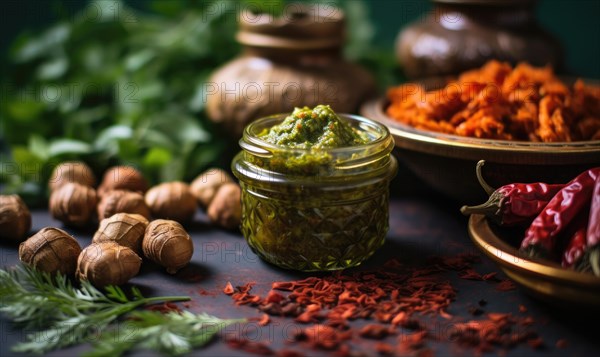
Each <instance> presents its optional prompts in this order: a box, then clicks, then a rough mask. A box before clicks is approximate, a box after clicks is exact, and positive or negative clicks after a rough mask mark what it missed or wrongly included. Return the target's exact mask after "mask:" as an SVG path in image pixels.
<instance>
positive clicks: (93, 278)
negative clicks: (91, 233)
mask: <svg viewBox="0 0 600 357" xmlns="http://www.w3.org/2000/svg"><path fill="white" fill-rule="evenodd" d="M141 266H142V258H140V257H139V256H138V255H137V254H135V252H134V251H133V250H131V249H129V248H127V247H124V246H122V245H119V244H117V243H114V242H102V243H93V244H91V245H89V246H88V247H86V248H85V249H84V250H83V251H82V252H81V254H79V259H77V277H78V278H79V280H87V281H89V282H90V283H92V284H93V285H94V286H96V287H104V286H106V285H122V284H125V283H126V282H128V281H129V280H130V279H131V278H133V277H134V276H136V275H137V274H138V273H139V271H140V267H141Z"/></svg>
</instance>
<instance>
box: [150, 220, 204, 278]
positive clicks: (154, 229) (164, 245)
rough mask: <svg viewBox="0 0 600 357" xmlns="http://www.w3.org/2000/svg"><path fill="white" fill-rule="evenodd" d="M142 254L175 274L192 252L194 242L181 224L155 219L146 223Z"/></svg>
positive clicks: (186, 262) (189, 258)
mask: <svg viewBox="0 0 600 357" xmlns="http://www.w3.org/2000/svg"><path fill="white" fill-rule="evenodd" d="M142 248H143V251H144V256H146V258H148V259H150V260H152V261H153V262H155V263H158V264H160V265H161V266H163V267H165V268H167V272H168V273H170V274H175V273H176V272H177V271H178V270H179V269H181V268H183V267H184V266H186V265H187V264H188V263H189V262H190V260H191V259H192V255H193V254H194V244H193V243H192V240H191V238H190V236H189V235H188V234H187V232H186V231H185V229H184V228H183V227H182V226H181V224H179V223H177V222H175V221H170V220H165V219H157V220H155V221H152V222H150V223H149V224H148V227H147V228H146V234H145V235H144V241H143V243H142Z"/></svg>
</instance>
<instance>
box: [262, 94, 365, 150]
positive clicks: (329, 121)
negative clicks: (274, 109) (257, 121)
mask: <svg viewBox="0 0 600 357" xmlns="http://www.w3.org/2000/svg"><path fill="white" fill-rule="evenodd" d="M260 137H261V139H263V140H265V141H266V142H268V143H271V144H274V145H277V146H283V147H288V148H295V149H333V148H339V147H346V146H354V145H363V144H366V143H367V142H368V138H367V136H366V134H365V133H364V132H361V131H358V130H356V129H355V128H353V127H351V126H350V125H349V124H348V123H346V122H345V121H343V120H341V119H340V117H339V116H338V115H337V114H336V113H335V112H334V111H333V110H332V109H331V107H330V106H329V105H317V106H316V107H314V108H313V109H310V108H308V107H304V108H295V109H294V111H293V112H292V114H291V115H290V116H288V117H287V118H285V120H284V121H283V122H282V123H281V124H279V125H275V126H273V127H272V128H270V129H268V130H265V132H263V133H261V135H260Z"/></svg>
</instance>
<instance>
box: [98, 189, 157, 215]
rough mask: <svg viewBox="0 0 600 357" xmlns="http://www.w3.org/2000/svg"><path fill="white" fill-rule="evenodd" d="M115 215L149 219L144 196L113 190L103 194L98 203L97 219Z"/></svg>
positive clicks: (148, 209)
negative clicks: (140, 216) (120, 214)
mask: <svg viewBox="0 0 600 357" xmlns="http://www.w3.org/2000/svg"><path fill="white" fill-rule="evenodd" d="M117 213H135V214H139V215H142V216H144V217H146V219H150V208H148V205H146V201H144V196H142V194H140V193H138V192H131V191H124V190H115V191H109V192H107V193H105V194H104V196H102V198H101V199H100V203H98V219H100V220H102V219H104V218H108V217H110V216H112V215H114V214H117Z"/></svg>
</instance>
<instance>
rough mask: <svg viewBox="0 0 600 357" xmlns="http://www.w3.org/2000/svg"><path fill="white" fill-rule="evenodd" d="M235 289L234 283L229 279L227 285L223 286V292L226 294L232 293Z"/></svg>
mask: <svg viewBox="0 0 600 357" xmlns="http://www.w3.org/2000/svg"><path fill="white" fill-rule="evenodd" d="M234 291H235V290H233V285H231V282H230V281H228V282H227V284H225V287H224V288H223V293H225V294H226V295H231V294H233V293H234Z"/></svg>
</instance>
